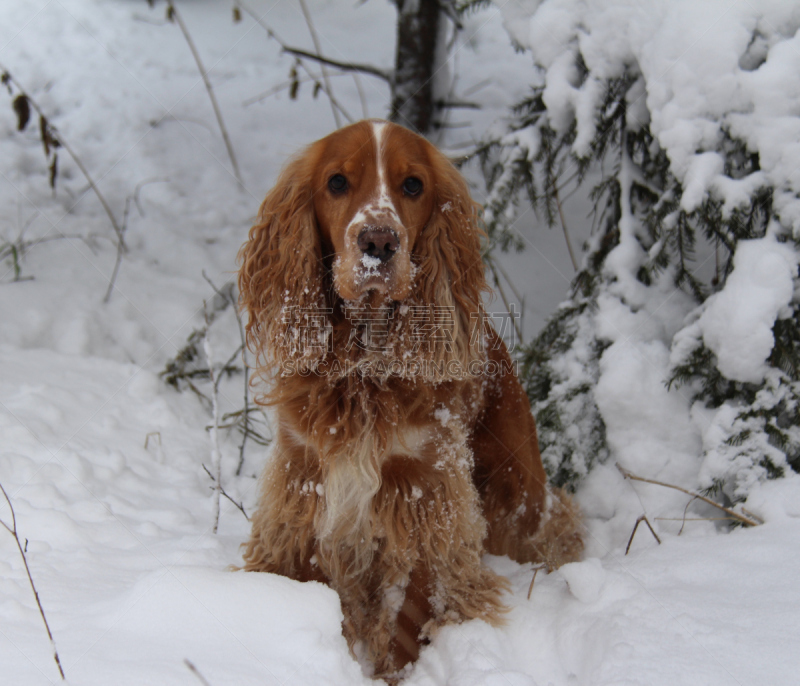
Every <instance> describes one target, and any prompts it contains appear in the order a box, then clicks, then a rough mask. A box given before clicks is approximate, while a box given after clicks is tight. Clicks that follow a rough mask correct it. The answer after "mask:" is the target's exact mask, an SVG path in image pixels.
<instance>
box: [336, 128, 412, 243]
mask: <svg viewBox="0 0 800 686" xmlns="http://www.w3.org/2000/svg"><path fill="white" fill-rule="evenodd" d="M371 124H372V137H373V139H374V141H375V173H376V177H377V184H376V186H377V187H376V188H375V189H374V190H373V192H372V193H371V194H370V196H369V199H368V200H367V202H366V204H365V205H363V206H362V207H359V208H358V211H357V212H356V213H355V216H354V217H353V218H352V219H351V220H350V223H349V224H348V225H347V229H346V234H347V235H351V234H352V231H353V230H357V231H358V230H360V229H361V227H364V226H368V225H374V224H377V223H379V222H381V221H386V220H388V221H390V222H393V223H395V224H397V225H398V226H402V222H401V221H400V215H398V214H397V209H396V208H395V206H394V203H393V202H392V197H391V195H389V185H388V182H387V178H388V173H387V169H386V160H385V155H384V139H385V134H386V122H383V121H373V122H371Z"/></svg>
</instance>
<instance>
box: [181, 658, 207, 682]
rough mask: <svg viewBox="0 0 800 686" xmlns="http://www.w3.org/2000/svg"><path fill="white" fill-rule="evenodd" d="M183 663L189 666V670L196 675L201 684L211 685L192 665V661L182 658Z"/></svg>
mask: <svg viewBox="0 0 800 686" xmlns="http://www.w3.org/2000/svg"><path fill="white" fill-rule="evenodd" d="M183 664H185V665H186V666H187V667H188V668H189V671H190V672H191V673H192V674H194V675H195V676H196V677H197V679H198V680H199V681H200V683H201V684H203V686H211V684H210V683H209V682H208V680H207V679H206V678H205V677H204V676H203V675H202V674H201V673H200V670H199V669H197V667H195V666H194V663H193V662H191V661H190V660H188V659H186V658H184V660H183Z"/></svg>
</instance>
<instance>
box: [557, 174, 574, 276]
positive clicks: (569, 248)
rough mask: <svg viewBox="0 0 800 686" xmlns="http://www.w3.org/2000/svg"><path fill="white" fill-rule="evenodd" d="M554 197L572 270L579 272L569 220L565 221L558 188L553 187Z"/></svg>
mask: <svg viewBox="0 0 800 686" xmlns="http://www.w3.org/2000/svg"><path fill="white" fill-rule="evenodd" d="M553 196H554V197H555V199H556V206H557V207H558V216H559V218H560V219H561V228H562V229H563V230H564V240H565V241H566V242H567V251H568V252H569V259H570V260H571V261H572V268H573V269H574V270H575V271H576V272H577V271H578V261H577V260H576V259H575V253H574V252H573V250H572V241H570V239H569V231H568V230H567V220H566V219H564V210H563V208H562V207H561V199H560V198H559V197H558V187H557V186H553Z"/></svg>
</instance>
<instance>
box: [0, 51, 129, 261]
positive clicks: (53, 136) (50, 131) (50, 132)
mask: <svg viewBox="0 0 800 686" xmlns="http://www.w3.org/2000/svg"><path fill="white" fill-rule="evenodd" d="M0 72H1V73H2V74H3V82H4V83H6V84H14V86H15V87H16V89H17V90H18V91H19V94H20V95H21V96H23V97H24V98H25V99H26V100H27V102H28V104H29V105H30V106H31V107H33V109H34V110H35V111H36V113H37V114H38V115H39V123H40V127H41V128H42V132H43V135H44V134H45V132H46V135H47V137H48V139H49V141H48V142H49V144H50V145H52V143H53V142H54V141H55V142H57V144H58V145H60V146H61V147H62V148H64V150H66V151H67V154H68V155H69V156H70V157H71V158H72V161H73V162H75V164H76V165H77V167H78V169H80V170H81V173H82V174H83V176H84V178H85V179H86V181H87V183H88V184H89V187H90V188H91V189H92V191H94V194H95V195H96V196H97V199H98V200H99V201H100V204H101V205H102V206H103V209H104V210H105V212H106V214H107V215H108V218H109V220H110V221H111V226H112V227H113V228H114V232H115V233H116V234H117V241H118V243H119V245H120V249H121V250H126V246H125V240H124V238H123V229H122V227H121V226H120V225H119V224H118V223H117V219H116V217H114V213H113V212H112V211H111V206H110V205H109V204H108V201H107V200H106V199H105V196H104V195H103V194H102V193H101V192H100V189H99V188H98V187H97V184H96V183H95V182H94V179H93V178H92V175H91V174H90V173H89V170H88V169H87V168H86V166H85V165H84V164H83V162H82V161H81V158H80V157H78V155H77V153H76V152H75V151H74V150H73V149H72V146H70V145H69V143H67V141H66V140H64V137H63V136H62V135H61V132H60V131H58V129H57V128H56V127H55V126H53V124H51V123H50V120H49V119H48V118H47V117H46V116H45V114H44V111H43V110H42V108H41V107H40V106H39V104H38V103H37V102H36V101H35V100H34V99H33V98H32V97H31V96H30V95H29V94H28V92H27V91H26V90H25V89H24V88H23V87H22V85H21V84H20V82H19V81H17V79H15V78H14V77H13V76H12V75H11V73H10V72H9V71H8V70H7V69H6V68H5V67H3V65H2V64H0ZM43 142H44V141H43ZM52 173H53V172H52V171H51V174H52Z"/></svg>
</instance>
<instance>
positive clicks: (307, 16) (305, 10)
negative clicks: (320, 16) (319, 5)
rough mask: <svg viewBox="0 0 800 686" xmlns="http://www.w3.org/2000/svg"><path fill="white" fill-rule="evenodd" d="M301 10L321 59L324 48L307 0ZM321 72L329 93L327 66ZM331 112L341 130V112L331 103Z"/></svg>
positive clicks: (303, 2)
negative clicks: (320, 42)
mask: <svg viewBox="0 0 800 686" xmlns="http://www.w3.org/2000/svg"><path fill="white" fill-rule="evenodd" d="M300 9H301V10H302V11H303V17H304V18H305V20H306V25H307V26H308V32H309V33H310V34H311V40H312V41H313V43H314V50H316V51H317V54H318V55H319V56H320V57H321V56H322V47H321V46H320V44H319V37H318V36H317V30H316V29H315V28H314V22H313V21H312V20H311V13H310V12H309V11H308V5H306V0H300ZM320 71H321V72H322V81H323V82H324V83H325V88H327V90H328V92H329V93H330V92H331V83H330V80H329V79H328V70H327V69H325V65H324V64H323V65H321V66H320ZM331 111H332V112H333V121H334V122H335V123H336V128H337V129H340V128H341V127H342V120H341V119H340V118H339V111H338V110H337V109H336V107H335V106H334V104H333V102H331Z"/></svg>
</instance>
